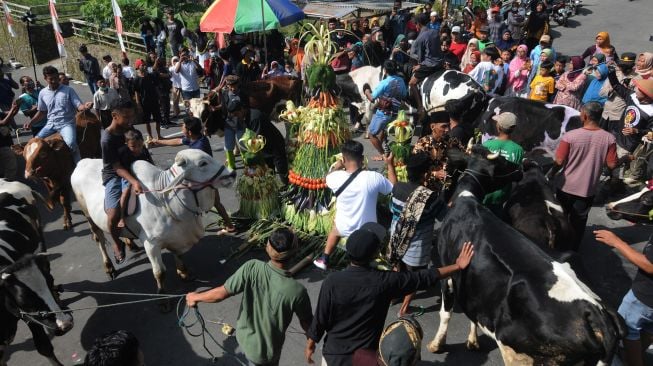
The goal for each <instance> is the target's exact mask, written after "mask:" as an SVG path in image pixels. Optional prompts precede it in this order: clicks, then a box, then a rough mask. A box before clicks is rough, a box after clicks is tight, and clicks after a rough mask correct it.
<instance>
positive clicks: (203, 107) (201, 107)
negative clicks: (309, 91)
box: [189, 76, 302, 137]
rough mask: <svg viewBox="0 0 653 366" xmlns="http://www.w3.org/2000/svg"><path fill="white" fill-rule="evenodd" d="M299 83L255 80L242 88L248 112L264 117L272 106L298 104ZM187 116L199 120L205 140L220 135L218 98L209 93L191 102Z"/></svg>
mask: <svg viewBox="0 0 653 366" xmlns="http://www.w3.org/2000/svg"><path fill="white" fill-rule="evenodd" d="M301 91H302V82H301V80H299V79H297V78H294V77H291V76H277V77H274V78H271V79H267V80H257V81H252V82H250V83H247V84H245V85H244V86H243V93H244V94H245V95H247V96H248V99H249V105H250V107H251V108H255V109H258V110H260V111H261V112H263V113H264V114H266V115H270V114H272V112H273V111H274V110H275V107H276V105H277V104H278V103H279V102H281V101H283V100H292V101H293V102H295V104H299V98H300V97H301ZM189 108H190V112H191V114H192V115H193V116H195V117H197V118H199V119H200V120H202V126H203V133H204V134H205V135H207V136H211V135H213V134H216V133H217V134H218V136H220V137H222V136H223V135H224V116H223V115H222V114H221V113H211V112H212V111H218V110H219V109H220V108H221V106H220V98H218V94H217V93H216V92H214V91H211V92H210V93H209V95H207V96H206V97H205V98H203V99H200V98H193V99H191V101H190V107H189Z"/></svg>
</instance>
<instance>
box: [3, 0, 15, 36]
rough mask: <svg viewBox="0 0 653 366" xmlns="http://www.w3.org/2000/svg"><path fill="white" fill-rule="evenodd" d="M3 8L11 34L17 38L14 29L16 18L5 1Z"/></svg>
mask: <svg viewBox="0 0 653 366" xmlns="http://www.w3.org/2000/svg"><path fill="white" fill-rule="evenodd" d="M2 10H3V12H4V13H5V20H6V21H7V29H8V30H9V34H11V36H12V37H14V38H16V31H14V18H12V17H11V11H9V7H8V6H7V3H5V2H4V1H3V2H2Z"/></svg>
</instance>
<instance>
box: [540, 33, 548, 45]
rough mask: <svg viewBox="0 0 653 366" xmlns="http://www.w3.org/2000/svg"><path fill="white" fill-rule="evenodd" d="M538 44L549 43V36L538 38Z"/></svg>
mask: <svg viewBox="0 0 653 366" xmlns="http://www.w3.org/2000/svg"><path fill="white" fill-rule="evenodd" d="M540 42H544V43H551V36H550V35H548V34H544V35H542V37H540Z"/></svg>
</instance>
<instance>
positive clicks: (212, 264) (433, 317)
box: [7, 0, 653, 366]
mask: <svg viewBox="0 0 653 366" xmlns="http://www.w3.org/2000/svg"><path fill="white" fill-rule="evenodd" d="M650 5H651V2H650V1H648V0H637V1H633V2H630V1H626V0H617V1H600V0H587V1H585V5H584V7H583V8H582V9H581V14H580V15H579V16H577V17H574V18H573V19H572V20H571V21H570V25H571V27H570V28H567V29H561V28H560V27H554V28H553V30H554V32H557V33H558V34H561V36H560V38H558V39H556V41H555V43H554V46H555V47H556V49H557V50H558V52H562V53H564V54H567V55H572V54H580V53H581V52H582V51H583V50H584V48H585V47H587V46H589V45H591V44H592V43H593V39H594V35H595V34H596V33H597V32H598V31H601V30H607V31H609V32H610V34H611V36H612V40H613V44H614V45H615V46H616V47H617V51H618V52H619V53H621V52H623V51H633V52H641V51H643V50H650V49H651V48H653V47H652V46H653V44H652V43H650V42H649V41H648V34H646V31H645V29H646V27H645V26H644V25H645V24H649V22H648V21H649V19H648V18H649V15H650V8H649V7H650ZM554 35H555V36H556V37H557V34H555V33H554ZM53 65H54V66H59V63H58V62H56V61H55V62H53ZM31 73H32V72H31V69H24V70H18V71H15V72H14V75H15V76H16V77H18V76H20V75H23V74H31ZM39 79H42V78H41V77H39ZM74 88H75V89H76V90H77V91H78V93H79V94H80V96H81V97H82V99H85V100H90V92H89V90H88V88H87V87H86V86H83V85H76V84H75V85H74ZM21 121H22V120H21V119H19V120H18V122H19V123H20V122H21ZM143 130H144V129H143ZM178 131H179V129H178V128H174V129H169V130H165V132H164V134H172V133H175V132H178ZM359 139H360V141H362V142H363V143H364V144H365V147H366V150H367V152H368V154H369V155H371V154H372V153H373V150H372V148H371V145H370V144H369V142H368V141H367V140H364V139H362V138H361V137H359ZM211 144H212V146H213V149H214V155H215V156H216V158H218V159H224V154H223V152H222V150H221V148H222V141H221V139H219V138H216V137H214V138H212V139H211ZM177 151H179V148H156V149H152V150H151V152H152V155H153V157H154V160H155V162H156V163H157V165H159V166H161V167H168V166H170V165H171V164H172V160H173V159H174V155H175V153H176V152H177ZM372 167H373V168H374V167H375V166H374V165H372ZM220 194H221V197H222V199H223V202H224V203H225V206H226V207H227V209H228V210H229V211H231V212H233V211H235V210H236V209H237V201H236V196H235V193H234V190H233V189H224V190H221V192H220ZM73 208H74V212H73V223H74V227H73V229H72V231H67V232H66V231H63V230H62V220H61V215H62V212H61V209H60V208H56V209H55V210H54V211H53V212H51V213H50V212H47V211H45V210H42V214H43V217H44V222H45V228H44V229H45V230H44V231H45V235H46V240H47V245H48V248H49V249H48V250H49V253H50V256H51V258H52V272H53V275H54V278H55V280H56V283H61V284H63V285H64V287H65V289H66V290H67V292H65V293H64V294H63V296H62V298H63V301H64V303H65V304H66V305H68V306H69V307H71V308H84V307H93V306H97V305H101V304H109V303H115V302H120V301H126V300H129V299H128V298H125V297H115V296H107V295H97V294H95V295H86V294H80V293H76V292H75V291H117V292H142V293H154V292H155V290H156V287H155V282H154V279H153V276H152V273H151V266H150V264H149V262H148V260H147V258H146V256H145V255H144V254H140V255H136V256H134V255H131V254H129V259H128V261H127V262H126V263H125V264H123V265H122V266H120V267H119V268H118V270H119V272H120V275H119V277H118V278H117V279H115V280H113V281H109V280H108V279H107V277H106V275H105V274H104V272H103V270H102V266H101V260H100V256H99V251H98V248H97V245H96V244H95V242H94V241H93V240H92V238H91V236H90V232H89V226H88V224H87V223H86V222H85V220H84V218H83V216H82V215H81V211H80V210H79V206H78V205H77V204H76V203H75V204H74V205H73ZM588 226H589V227H588V230H591V229H593V228H596V227H610V228H615V230H616V232H617V233H618V234H619V235H621V236H622V237H623V238H624V239H625V240H627V241H628V242H629V243H633V246H634V247H636V248H637V249H641V247H642V246H643V242H644V241H645V240H646V239H647V237H648V236H649V235H650V233H651V230H650V227H648V226H632V225H630V224H629V223H627V222H624V221H611V220H609V219H608V218H607V217H606V215H605V212H604V209H603V207H602V204H598V203H597V205H596V206H595V207H594V208H593V209H592V211H591V214H590V219H589V223H588ZM241 241H242V238H240V237H225V236H220V237H219V236H216V235H215V233H214V232H208V233H207V234H206V236H205V237H204V238H203V239H202V240H201V241H200V242H199V243H198V244H197V246H196V247H195V248H193V249H192V250H191V251H190V252H189V253H188V254H187V255H186V257H185V261H186V263H187V265H188V266H189V268H190V269H191V270H192V271H193V273H194V274H195V275H196V276H197V278H198V280H196V281H194V282H191V283H184V282H181V281H180V280H179V279H178V278H177V277H176V276H175V274H174V260H173V257H172V255H170V254H168V253H166V254H164V256H163V258H164V262H165V264H166V266H167V268H168V269H171V270H170V271H169V272H168V273H169V275H168V278H167V286H168V290H169V292H170V293H173V294H182V293H185V292H188V291H191V290H195V289H198V288H208V287H212V286H215V285H219V284H221V283H223V282H224V280H225V279H226V278H227V277H228V276H229V275H230V274H232V273H233V272H234V271H235V270H236V269H237V268H238V267H239V266H240V265H241V264H242V263H243V262H245V261H246V260H248V259H250V258H264V256H265V253H264V252H263V251H261V250H254V251H251V252H250V253H248V254H247V255H246V256H244V257H241V258H238V259H235V260H231V261H227V262H225V261H224V260H225V258H226V257H227V256H229V254H230V253H231V251H232V250H233V249H234V248H235V247H236V246H237V245H239V243H240V242H241ZM581 255H582V256H583V259H584V264H585V266H586V268H587V270H588V273H589V275H590V277H591V280H592V284H591V287H592V288H593V289H594V290H595V292H597V293H598V294H599V295H600V296H601V297H602V298H603V299H604V301H605V302H606V303H607V304H609V305H610V306H612V307H616V306H618V304H619V302H620V300H621V297H622V296H623V295H624V294H625V292H626V291H627V290H628V288H629V285H630V277H631V276H632V275H633V274H634V270H635V268H634V267H633V266H632V265H630V264H628V263H626V262H624V260H623V258H621V257H620V256H619V255H618V254H616V253H615V252H614V251H612V250H610V249H608V248H606V247H605V246H602V245H600V244H598V243H596V242H595V241H594V240H593V239H592V237H591V235H586V238H585V240H584V242H583V244H582V246H581ZM524 260H528V259H527V258H524ZM326 275H327V273H325V272H322V271H320V270H317V269H315V268H313V267H312V266H311V267H309V268H306V269H305V270H303V271H302V272H300V273H299V274H298V275H297V278H298V279H299V281H301V283H302V284H304V285H305V286H306V288H307V289H308V292H309V295H310V297H311V300H312V301H313V302H315V301H316V299H317V295H318V292H319V288H320V283H321V281H322V279H324V277H325V276H326ZM438 292H439V289H437V288H436V289H432V290H431V291H428V292H424V293H419V294H418V295H417V298H416V299H415V301H414V302H413V305H415V306H423V307H424V308H425V309H426V313H425V314H424V315H423V316H422V317H420V318H419V321H420V323H421V324H422V327H423V329H424V332H425V336H424V340H425V342H428V341H430V340H431V339H432V338H433V336H434V334H435V331H436V327H437V324H438V314H437V310H438V309H439V294H438ZM239 306H240V296H235V297H233V298H230V299H228V300H226V301H224V302H223V303H221V304H218V305H201V306H200V310H201V312H202V314H203V315H204V317H205V318H206V319H207V321H209V323H208V324H207V325H208V328H209V331H210V333H211V335H213V336H214V337H215V338H216V339H217V340H218V342H219V343H220V346H219V347H218V346H217V345H215V344H213V343H211V341H210V340H209V339H207V343H206V347H207V348H208V349H209V350H210V351H211V352H212V353H214V354H215V355H216V356H218V360H217V362H216V363H211V361H210V359H209V355H208V353H207V351H205V350H204V348H203V345H202V340H201V338H195V337H191V336H189V335H187V334H186V333H185V332H184V331H183V330H182V329H181V328H180V327H179V326H178V325H177V317H176V315H175V313H174V311H173V312H171V313H162V312H160V310H159V308H158V306H157V304H156V303H146V304H137V305H128V306H120V307H114V308H106V309H94V310H82V311H78V312H75V314H74V316H75V327H74V328H73V329H72V330H71V331H70V332H69V333H68V334H66V335H64V336H62V337H57V338H55V339H53V344H54V346H55V351H56V354H57V356H58V357H59V359H60V360H61V361H62V362H63V363H64V364H66V365H71V364H75V363H77V362H80V361H81V360H82V359H83V357H84V354H85V352H86V350H88V349H89V348H90V347H91V345H92V342H93V340H94V339H95V338H96V337H97V336H99V335H101V334H103V333H105V332H107V331H111V330H115V329H128V330H131V331H132V332H134V334H136V336H137V337H138V338H139V340H140V342H141V347H142V349H143V352H144V354H145V359H146V363H147V364H148V365H209V364H217V365H239V364H240V363H239V361H237V360H240V361H243V360H244V358H243V355H242V354H241V353H240V352H239V348H238V345H237V342H236V340H235V338H234V337H227V336H225V335H223V334H222V333H221V332H220V327H221V326H219V325H217V324H214V323H211V322H216V321H217V322H227V323H229V324H232V325H234V324H235V322H236V319H237V315H238V311H239ZM397 311H398V305H396V306H393V307H391V309H390V311H389V315H388V317H387V320H388V321H391V320H393V319H395V315H394V314H396V312H397ZM468 329H469V322H468V320H467V319H466V318H465V317H464V315H462V314H460V313H457V314H455V315H454V316H453V318H452V320H451V322H450V327H449V337H448V344H449V346H448V348H447V350H446V352H445V353H442V354H431V353H429V352H428V351H426V350H425V349H423V351H422V359H423V361H422V362H420V363H419V365H440V364H451V365H500V364H502V360H501V357H500V354H499V352H498V349H497V347H496V345H495V344H494V343H493V341H492V340H491V339H490V338H488V337H487V336H484V335H481V336H480V337H479V341H480V344H481V350H480V351H476V352H471V351H467V350H466V349H465V347H464V343H465V340H466V336H467V332H468ZM304 344H305V337H304V336H303V335H302V334H301V332H300V326H299V324H298V323H297V321H296V320H295V321H293V323H292V325H291V328H290V329H289V330H288V333H287V336H286V342H285V345H284V349H283V353H282V358H281V363H280V364H281V365H304V364H305V362H304V361H303V348H304ZM423 345H424V347H425V345H426V343H424V344H423ZM7 357H8V363H9V365H35V366H36V365H48V362H47V361H46V360H45V359H44V358H43V357H41V356H40V355H38V353H37V352H36V351H35V350H34V346H33V344H32V341H31V335H30V333H29V331H28V329H27V327H26V326H25V325H24V324H22V323H21V325H20V326H19V331H18V333H17V335H16V338H15V340H14V342H13V344H12V345H11V346H10V347H9V349H8V356H7ZM317 357H320V355H319V349H318V352H317V353H316V358H317Z"/></svg>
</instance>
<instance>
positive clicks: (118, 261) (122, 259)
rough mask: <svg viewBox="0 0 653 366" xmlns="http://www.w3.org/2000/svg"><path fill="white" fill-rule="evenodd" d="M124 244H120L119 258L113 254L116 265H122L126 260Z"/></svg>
mask: <svg viewBox="0 0 653 366" xmlns="http://www.w3.org/2000/svg"><path fill="white" fill-rule="evenodd" d="M125 247H126V245H125V243H122V247H121V248H120V257H118V256H116V254H115V253H114V254H113V259H114V260H115V261H116V264H123V263H125V260H126V259H127V253H125Z"/></svg>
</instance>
